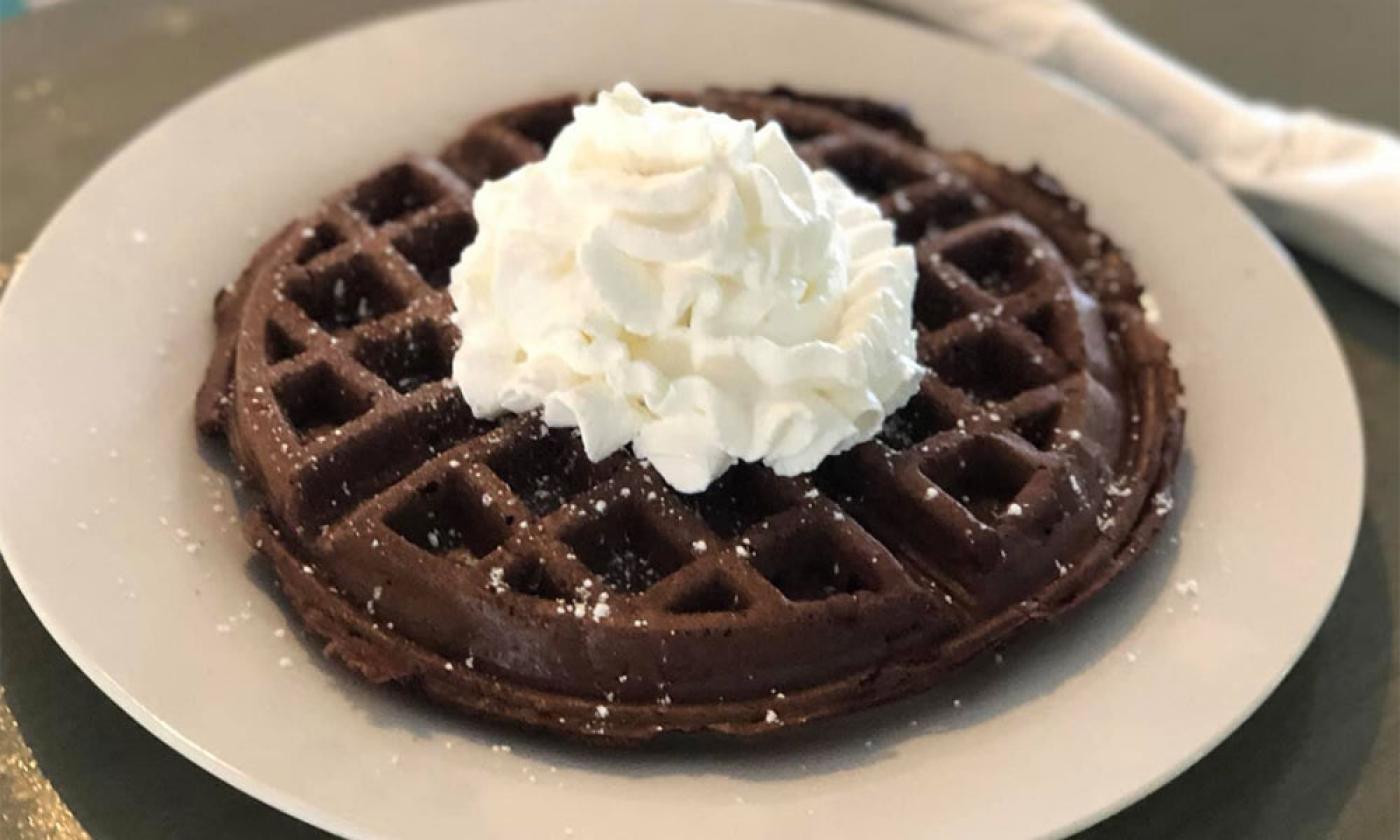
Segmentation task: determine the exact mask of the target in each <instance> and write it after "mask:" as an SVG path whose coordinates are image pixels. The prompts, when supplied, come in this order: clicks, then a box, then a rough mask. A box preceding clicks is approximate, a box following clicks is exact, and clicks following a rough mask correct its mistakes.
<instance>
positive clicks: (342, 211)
mask: <svg viewBox="0 0 1400 840" xmlns="http://www.w3.org/2000/svg"><path fill="white" fill-rule="evenodd" d="M656 97H657V98H669V99H673V100H679V101H683V102H688V103H692V104H697V105H702V106H704V107H706V108H709V109H711V110H715V111H723V112H727V113H729V114H731V115H733V116H735V117H739V118H752V119H755V120H757V121H760V122H763V121H769V120H776V121H777V122H779V123H781V124H782V126H783V127H784V129H785V131H786V132H787V134H788V136H789V137H790V138H791V139H792V140H793V142H794V143H795V145H796V146H797V148H798V150H799V153H800V154H801V155H802V157H803V158H804V159H806V160H807V161H808V162H809V163H811V164H812V165H813V166H814V167H828V168H830V169H833V170H835V171H836V172H837V173H838V174H840V175H841V176H842V177H843V178H844V179H845V180H846V181H847V182H848V183H849V184H850V185H851V186H852V187H853V188H855V189H856V190H857V191H858V192H861V193H862V194H864V195H866V196H869V197H871V198H873V199H875V200H878V202H879V204H880V206H881V208H882V209H883V211H884V212H885V213H886V214H887V215H888V216H889V217H890V218H892V219H893V220H894V222H895V225H896V230H897V236H898V238H899V239H900V240H901V241H904V242H909V243H913V244H915V246H916V250H917V257H918V267H919V274H920V277H919V284H918V289H917V292H916V296H915V316H916V322H917V323H916V327H917V330H918V334H919V353H920V358H921V361H922V362H923V363H924V364H925V365H927V367H928V369H929V373H928V375H927V377H926V378H925V380H924V382H923V383H922V386H921V389H920V391H919V392H918V394H917V395H916V396H915V397H914V398H913V399H912V401H911V402H909V404H908V405H906V406H905V407H904V408H903V409H901V410H900V411H899V412H897V413H896V414H894V415H892V416H891V417H890V418H889V419H888V421H887V422H886V423H885V425H884V429H883V431H882V432H881V434H880V435H879V436H878V438H877V439H876V440H874V441H871V442H869V443H866V444H864V445H861V446H859V447H857V448H855V449H853V450H851V451H849V452H847V453H845V454H843V455H840V456H837V457H834V458H831V459H828V460H827V461H826V462H825V463H824V464H823V465H822V466H821V467H820V468H819V469H818V470H817V471H816V472H815V473H813V474H810V475H805V476H799V477H795V478H782V477H778V476H776V475H774V474H773V473H772V472H771V471H769V470H767V469H766V468H763V467H761V466H756V465H748V464H740V465H738V466H735V467H733V468H731V469H730V470H729V471H728V472H727V473H725V474H724V475H723V476H722V477H721V478H720V479H719V480H718V481H717V482H716V483H715V484H713V485H712V486H711V487H710V488H709V489H707V490H706V491H705V492H703V493H700V494H697V495H690V496H686V495H681V494H679V493H676V492H675V491H673V490H672V489H670V488H669V487H667V486H666V485H665V483H664V482H663V481H662V480H661V479H660V478H659V477H658V476H657V475H656V474H655V472H654V471H653V470H652V469H651V468H650V467H649V466H648V465H646V464H645V463H642V462H640V461H638V460H637V459H636V458H634V457H632V456H630V455H628V454H626V452H622V453H619V454H617V455H614V456H613V457H611V458H608V459H607V460H605V461H602V462H600V463H592V462H590V461H589V460H588V459H587V458H586V457H585V455H584V453H583V449H582V445H581V443H580V441H579V439H578V437H577V435H576V434H575V433H573V432H572V431H569V430H561V429H551V428H548V427H546V426H544V425H543V424H542V423H541V420H540V418H539V417H538V416H537V415H522V416H511V417H507V418H504V419H502V420H500V421H499V422H487V421H483V420H481V419H478V418H476V417H474V416H473V415H472V413H471V411H470V410H469V409H468V407H467V405H466V404H465V402H464V400H463V399H462V396H461V394H460V392H459V391H458V390H457V389H456V387H455V386H454V385H453V384H452V383H451V381H450V380H448V378H447V377H448V376H449V373H450V370H451V359H452V354H453V351H454V347H455V341H456V336H455V334H454V329H453V327H452V324H451V320H450V316H451V309H452V306H451V302H450V300H449V298H448V296H447V294H446V292H445V290H444V289H445V287H446V285H447V283H448V276H449V271H450V269H451V267H452V265H453V264H454V263H455V262H456V260H457V259H458V257H459V256H460V254H461V252H462V250H463V248H464V247H466V245H467V244H468V243H469V242H471V240H472V238H473V236H474V234H475V232H476V227H475V222H474V221H473V217H472V195H473V189H474V188H475V187H476V186H478V185H480V184H481V183H482V182H483V181H484V180H487V179H492V178H498V177H500V176H502V175H505V174H506V173H508V172H510V171H511V170H512V169H514V168H515V167H517V166H520V165H522V164H524V163H527V162H530V161H534V160H538V159H539V158H540V157H542V155H543V154H544V152H545V150H546V149H547V148H548V146H549V144H550V142H551V140H552V139H553V137H554V136H555V135H556V134H557V133H558V132H559V130H560V129H561V128H562V127H563V126H564V125H565V124H566V123H567V122H568V121H569V120H570V118H571V108H572V106H573V105H574V104H575V103H576V101H577V100H575V99H573V98H567V97H566V98H558V99H552V100H547V101H542V102H536V103H532V104H527V105H524V106H521V107H517V108H513V109H510V110H507V111H504V112H501V113H498V114H495V115H492V116H489V117H486V118H484V119H482V120H480V121H479V122H477V123H475V124H474V125H472V126H470V127H469V128H468V129H467V130H466V132H465V133H464V134H463V135H462V136H461V137H460V138H459V139H457V140H455V141H454V142H452V143H451V144H450V145H448V146H447V147H446V148H445V149H444V150H443V151H442V153H441V154H440V155H439V156H437V157H421V156H413V157H408V158H404V159H402V160H399V161H397V162H395V163H393V164H392V165H390V166H388V167H386V168H384V169H382V170H380V171H379V172H376V173H374V174H373V175H371V176H370V177H369V178H367V179H366V180H364V181H361V182H359V183H358V184H355V185H354V186H352V187H350V188H349V189H348V190H346V191H344V192H342V193H339V194H337V195H335V196H333V197H332V198H330V199H329V200H327V201H326V202H325V203H324V204H322V205H321V206H320V207H319V209H317V210H316V211H315V212H314V213H313V214H311V215H310V216H308V217H306V218H302V219H298V220H296V221H294V222H292V223H291V224H289V225H288V226H287V227H285V228H283V229H282V230H281V231H280V232H279V233H278V234H277V235H276V236H274V237H273V238H272V239H271V240H270V241H269V242H267V243H266V244H265V245H264V246H263V247H262V248H261V249H260V250H259V251H258V253H257V254H256V256H255V257H254V258H253V261H252V263H251V264H250V265H249V266H248V268H247V269H246V270H245V271H244V272H243V274H242V276H241V277H239V278H238V280H237V282H236V283H235V284H234V285H233V286H232V287H230V289H228V290H226V291H225V292H223V293H221V294H220V295H219V298H218V300H217V302H216V307H215V319H216V323H217V326H218V341H217V347H216V350H215V352H214V357H213V360H212V361H211V364H210V367H209V373H208V377H207V379H206V381H205V383H204V385H203V388H202V389H201V391H200V393H199V395H198V399H197V421H198V425H199V428H200V430H201V431H202V432H203V433H205V434H208V435H213V436H219V437H223V438H226V439H227V441H228V443H229V445H230V446H231V448H232V451H233V455H234V457H235V460H236V462H237V464H238V466H239V468H240V469H241V470H242V471H243V472H244V473H245V474H246V475H247V477H248V478H249V479H250V480H251V483H252V484H253V486H254V487H256V488H257V490H258V491H259V493H260V496H261V501H260V504H259V505H258V506H257V507H256V508H255V509H254V510H252V511H251V512H250V514H249V516H248V520H247V533H248V536H249V539H250V541H251V542H252V544H253V546H254V547H255V548H256V550H257V551H258V552H260V553H261V554H263V555H265V556H266V557H268V558H269V559H270V560H271V561H272V564H273V567H274V568H275V570H276V574H277V577H278V579H279V581H280V583H281V587H282V590H283V591H284V592H285V594H286V596H287V598H288V600H289V602H290V604H291V606H292V608H293V609H294V610H295V611H296V613H297V614H298V615H299V616H300V617H301V618H302V620H303V621H304V622H305V624H306V626H307V628H309V630H310V631H311V632H312V633H313V634H315V635H316V636H318V637H321V638H322V639H324V641H325V650H326V652H327V653H328V654H329V655H330V656H332V657H334V658H335V659H338V660H340V661H341V662H343V663H345V664H346V665H348V666H349V667H350V668H351V669H353V670H354V671H355V672H357V673H359V674H360V675H362V676H363V677H366V678H368V679H369V680H372V681H375V682H393V683H398V684H402V685H404V686H410V687H413V688H415V689H417V690H419V691H421V692H423V693H425V694H427V695H428V696H429V697H431V698H433V699H435V700H437V701H440V702H442V703H446V704H448V705H450V706H453V707H456V708H458V709H460V710H463V711H465V712H468V713H471V714H474V715H484V716H487V717H492V718H498V719H505V720H510V721H516V722H519V723H523V724H527V725H530V726H534V727H539V728H543V729H549V730H554V731H558V732H562V733H566V734H568V735H572V736H584V737H589V738H593V739H598V740H603V741H613V742H626V741H637V740H641V739H646V738H649V737H652V736H654V735H656V734H657V733H661V732H668V731H699V730H707V731H715V732H722V733H729V734H736V735H749V734H756V733H764V732H772V731H776V730H779V729H782V728H785V727H791V726H795V725H799V724H802V723H805V722H807V721H810V720H813V719H817V718H823V717H827V716H830V715H835V714H838V713H842V712H847V711H851V710H853V709H858V708H861V707H865V706H869V705H872V704H875V703H880V702H883V701H887V700H890V699H892V698H895V697H899V696H902V695H906V694H909V693H911V692H916V691H919V690H920V689H923V688H925V687H926V686H928V685H930V684H931V683H933V682H934V681H936V680H938V679H939V678H940V677H941V676H942V675H943V674H944V673H946V672H947V671H948V670H949V669H951V668H953V667H955V666H957V665H959V664H960V663H963V662H965V661H966V660H968V659H969V658H971V657H972V656H974V655H975V654H977V653H979V652H981V651H984V650H986V649H988V648H989V647H992V646H994V645H996V644H997V643H999V642H1002V641H1003V640H1005V639H1007V638H1008V637H1009V636H1011V635H1012V634H1013V633H1015V632H1017V631H1018V630H1019V629H1021V628H1023V627H1025V626H1027V625H1030V624H1032V623H1035V622H1040V621H1044V620H1046V619H1049V618H1052V617H1055V616H1057V615H1059V614H1061V613H1063V612H1064V611H1066V610H1067V609H1069V608H1071V607H1073V606H1074V605H1076V604H1078V603H1080V602H1082V601H1083V600H1084V599H1085V598H1087V597H1088V596H1090V595H1092V594H1093V593H1094V592H1096V591H1097V590H1098V589H1100V588H1101V587H1102V586H1104V584H1105V583H1107V582H1108V581H1109V580H1110V579H1111V578H1113V577H1114V575H1115V574H1117V573H1118V572H1119V571H1121V570H1122V569H1123V568H1124V567H1125V566H1126V565H1127V564H1128V563H1129V562H1131V561H1132V560H1133V559H1134V558H1136V557H1137V556H1139V555H1140V554H1141V553H1142V551H1143V550H1144V548H1145V547H1146V546H1147V545H1148V543H1149V542H1150V541H1151V539H1152V537H1153V536H1154V534H1155V533H1156V532H1157V530H1158V528H1159V527H1160V525H1161V524H1162V521H1163V519H1164V517H1165V516H1166V515H1167V512H1168V510H1169V509H1170V507H1171V489H1170V481H1171V477H1172V472H1173V469H1174V466H1175V462H1176V458H1177V453H1178V451H1179V448H1180V445H1181V432H1182V422H1183V413H1182V410H1181V408H1180V405H1179V403H1178V397H1179V393H1180V386H1179V382H1178V377H1177V374H1176V371H1175V370H1174V368H1173V367H1172V365H1171V363H1170V360H1169V358H1168V352H1167V347H1166V345H1165V344H1164V343H1163V342H1162V341H1161V340H1160V339H1159V338H1158V337H1157V336H1156V335H1155V334H1154V333H1153V332H1152V330H1151V329H1150V327H1149V326H1148V324H1147V323H1146V322H1145V320H1144V316H1143V312H1142V309H1141V306H1140V305H1139V296H1140V293H1141V288H1140V286H1139V284H1138V282H1137V279H1136V276H1135V274H1134V272H1133V269H1132V267H1131V265H1129V263H1128V262H1127V261H1126V260H1125V258H1124V256H1123V254H1122V253H1121V252H1120V251H1119V249H1118V248H1116V247H1115V246H1114V244H1113V243H1112V242H1111V241H1110V240H1109V239H1108V238H1107V237H1105V236H1104V235H1102V234H1101V233H1099V232H1098V231H1096V230H1094V229H1093V228H1092V227H1090V226H1089V225H1088V223H1087V222H1086V214H1085V209H1084V207H1083V206H1082V205H1081V204H1080V203H1079V202H1077V201H1075V200H1074V199H1072V198H1070V197H1068V196H1067V195H1066V194H1065V193H1064V191H1063V190H1062V189H1061V188H1060V186H1059V185H1058V184H1057V183H1056V182H1055V181H1054V180H1053V179H1052V178H1051V177H1050V176H1048V175H1046V174H1045V173H1044V172H1042V171H1040V170H1038V169H1031V170H1029V171H1025V172H1019V171H1012V170H1010V169H1007V168H1004V167H1002V166H998V165H996V164H993V163H989V162H988V161H986V160H984V159H983V158H981V157H980V156H978V155H977V154H974V153H971V152H951V151H943V150H939V149H935V148H933V147H931V146H929V145H927V144H926V143H925V142H924V140H923V134H922V132H921V131H920V130H919V129H918V128H917V127H916V126H915V125H914V124H913V123H912V122H910V121H909V119H908V118H907V117H906V116H905V115H904V114H903V113H902V112H900V111H898V110H897V109H894V108H890V107H888V106H885V105H882V104H880V103H876V102H870V101H865V100H857V99H849V98H837V97H827V96H820V97H819V96H808V95H804V94H799V93H796V92H793V91H791V90H787V89H781V88H779V89H775V90H773V91H769V92H766V93H756V92H739V91H725V90H707V91H704V92H700V93H670V94H667V93H663V94H657V95H656Z"/></svg>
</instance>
